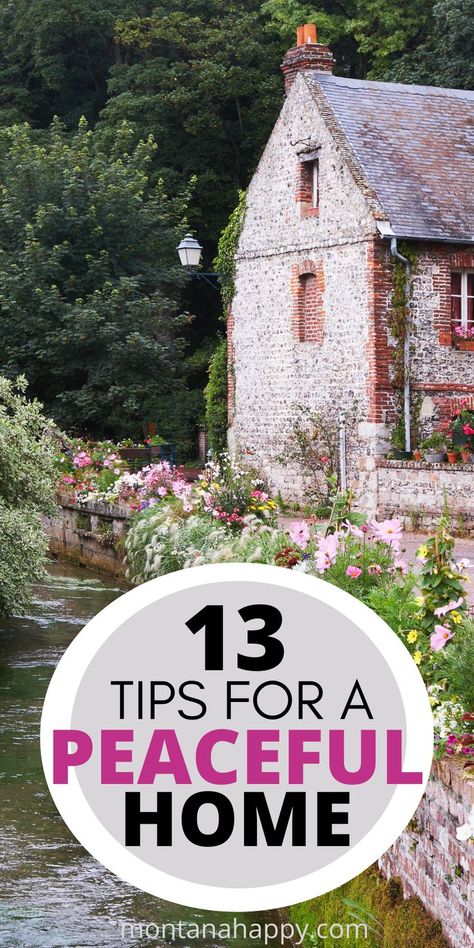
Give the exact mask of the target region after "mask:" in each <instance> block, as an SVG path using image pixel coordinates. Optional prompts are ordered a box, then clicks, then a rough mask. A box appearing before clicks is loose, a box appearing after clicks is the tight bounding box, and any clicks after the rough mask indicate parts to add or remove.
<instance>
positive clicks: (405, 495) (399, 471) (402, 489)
mask: <svg viewBox="0 0 474 948" xmlns="http://www.w3.org/2000/svg"><path fill="white" fill-rule="evenodd" d="M364 478H365V480H364ZM370 478H372V481H371V484H372V487H371V491H372V495H373V496H372V498H371V497H370V492H371V491H370V490H368V489H367V488H368V482H369V479H370ZM473 478H474V464H463V465H462V466H461V465H456V466H454V465H452V464H426V463H425V462H423V461H385V460H377V461H376V466H375V469H374V470H373V471H366V472H365V473H362V474H361V492H362V494H363V495H364V502H363V509H366V506H367V507H368V508H370V509H371V511H373V512H374V513H375V512H376V513H378V515H379V517H392V516H395V517H399V518H400V519H401V520H402V522H403V524H404V526H405V528H407V529H415V530H418V529H427V530H430V529H431V528H432V527H433V526H435V524H436V523H437V522H438V520H439V517H440V515H441V512H442V510H443V506H444V503H445V500H446V501H447V503H448V506H449V511H450V514H451V518H452V524H453V530H454V531H455V532H456V533H460V534H463V535H467V534H470V535H471V536H474V506H473V501H472V486H473Z"/></svg>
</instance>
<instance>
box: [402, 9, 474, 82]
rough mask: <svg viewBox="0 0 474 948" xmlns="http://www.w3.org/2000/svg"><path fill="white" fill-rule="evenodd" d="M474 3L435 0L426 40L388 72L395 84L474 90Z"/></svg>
mask: <svg viewBox="0 0 474 948" xmlns="http://www.w3.org/2000/svg"><path fill="white" fill-rule="evenodd" d="M473 17H474V0H438V3H435V5H434V7H433V18H432V25H431V28H430V31H429V34H428V36H427V38H426V40H425V41H424V42H423V43H420V45H419V46H418V47H417V49H415V50H414V51H413V52H412V53H410V54H406V55H404V56H402V57H401V59H400V60H398V62H396V63H394V65H393V67H392V68H391V70H390V71H389V72H387V78H389V79H394V80H395V81H397V82H410V83H412V82H414V83H421V84H425V85H435V86H445V87H447V88H452V89H472V88H473V87H474V38H473V32H472V21H473Z"/></svg>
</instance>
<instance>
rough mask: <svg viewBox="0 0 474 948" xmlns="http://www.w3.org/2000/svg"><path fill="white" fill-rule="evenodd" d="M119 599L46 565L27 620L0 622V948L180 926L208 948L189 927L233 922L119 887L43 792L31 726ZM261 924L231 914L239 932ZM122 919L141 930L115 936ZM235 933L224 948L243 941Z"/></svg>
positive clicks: (87, 576) (133, 942)
mask: <svg viewBox="0 0 474 948" xmlns="http://www.w3.org/2000/svg"><path fill="white" fill-rule="evenodd" d="M120 592H121V590H120V589H117V588H115V587H114V586H113V585H112V583H110V584H106V583H104V582H103V581H102V580H101V579H99V578H98V577H97V576H95V575H94V573H92V572H89V571H86V570H84V569H80V568H76V567H73V566H69V565H65V564H64V563H61V564H56V563H55V564H51V566H50V569H49V577H48V579H47V580H46V581H45V583H44V584H43V585H40V586H37V587H36V588H35V595H34V600H33V603H32V606H31V609H30V612H29V614H28V615H27V616H23V617H21V618H16V619H12V620H10V621H8V622H6V621H3V623H2V624H1V625H0V948H86V946H87V948H89V946H91V948H132V946H149V945H160V946H161V945H163V944H164V942H163V939H161V940H160V939H159V938H158V939H157V926H162V925H163V923H173V922H174V923H176V924H177V923H178V922H180V921H181V922H182V923H183V925H182V927H181V930H180V934H181V932H183V936H184V937H183V940H181V939H179V940H177V944H180V945H182V946H184V945H188V946H190V945H196V948H207V946H209V948H211V946H214V945H215V944H216V939H213V938H212V937H210V939H209V940H207V941H206V940H200V941H199V940H197V939H196V938H195V937H194V936H193V937H192V935H191V932H195V931H196V929H193V928H192V926H193V925H196V924H197V925H202V924H203V922H207V923H211V924H212V923H213V924H215V925H216V926H218V925H219V924H220V923H229V924H232V925H233V922H234V917H233V916H226V915H224V914H222V913H216V914H214V915H213V914H211V913H208V912H206V913H203V912H198V911H197V910H195V909H189V908H183V907H182V906H178V905H170V904H169V903H166V902H163V901H160V900H159V899H156V898H154V897H153V896H149V895H146V894H144V893H142V892H140V891H138V890H137V889H135V888H133V886H130V885H127V884H126V883H124V882H121V881H120V880H118V879H117V878H116V877H115V876H113V875H112V874H111V873H110V872H108V871H107V870H106V869H104V868H102V866H101V865H99V863H97V862H96V861H95V860H94V859H93V858H92V857H91V856H89V854H88V853H86V852H85V851H84V850H83V849H82V847H81V846H80V844H79V843H78V842H77V841H76V840H75V839H74V837H73V836H72V835H71V833H70V832H69V830H68V828H67V826H65V824H64V823H63V821H62V819H61V817H60V816H59V814H58V812H57V810H56V808H55V806H54V804H53V802H52V800H51V798H50V796H49V793H48V790H47V788H46V785H45V781H44V778H43V771H42V767H41V760H40V754H39V722H40V714H41V707H42V702H43V698H44V695H45V692H46V689H47V686H48V682H49V679H50V677H51V675H52V673H53V670H54V668H55V666H56V665H57V663H58V661H59V659H60V657H61V655H62V653H63V651H64V650H65V648H67V646H68V645H69V643H70V642H71V640H72V639H73V638H74V636H75V635H76V634H77V632H78V631H79V630H80V629H81V627H82V626H83V625H84V624H85V623H86V622H87V621H88V620H89V619H90V618H91V617H92V616H93V615H95V614H96V613H97V612H99V611H100V609H102V608H103V607H104V606H106V605H107V603H109V602H110V601H111V600H112V599H114V598H115V597H116V596H118V595H120ZM216 858H218V857H216ZM270 920H271V917H270V915H268V914H267V915H264V914H261V913H260V914H257V913H254V914H252V915H246V916H243V915H242V916H239V917H238V921H239V922H240V923H244V924H246V925H247V926H248V929H250V926H251V925H252V924H254V925H255V924H261V925H263V924H265V922H269V921H270ZM273 921H274V919H273ZM126 922H135V923H142V924H143V926H146V925H148V926H149V928H148V933H146V929H145V928H143V929H142V932H145V933H144V934H142V935H138V934H135V933H136V932H137V931H138V930H137V929H135V930H134V934H133V935H132V934H129V932H130V929H129V928H125V935H123V930H122V925H123V923H126ZM168 931H169V929H168ZM186 931H187V932H188V935H187V937H186ZM238 932H239V933H240V941H239V938H237V939H235V940H232V945H233V948H241V946H242V945H243V944H249V941H248V940H247V939H245V938H243V937H242V933H243V929H242V928H240V929H238ZM191 937H192V940H191ZM165 941H168V939H167V938H165ZM168 943H169V942H168ZM228 943H229V942H227V944H228ZM250 944H252V945H253V946H254V948H261V945H262V940H260V939H256V938H254V937H253V938H252V940H251V942H250ZM219 945H223V946H225V945H226V941H219Z"/></svg>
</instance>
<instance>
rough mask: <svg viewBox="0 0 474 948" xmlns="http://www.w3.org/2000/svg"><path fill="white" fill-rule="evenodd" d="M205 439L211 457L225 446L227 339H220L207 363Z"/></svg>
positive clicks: (215, 455)
mask: <svg viewBox="0 0 474 948" xmlns="http://www.w3.org/2000/svg"><path fill="white" fill-rule="evenodd" d="M204 398H205V402H206V429H207V441H208V445H209V448H210V450H211V453H212V455H213V457H218V456H219V454H221V453H222V452H223V451H225V449H226V446H227V341H226V340H225V339H221V341H220V342H219V344H218V346H217V349H216V350H215V352H214V355H213V356H212V359H211V361H210V363H209V381H208V383H207V385H206V388H205V389H204Z"/></svg>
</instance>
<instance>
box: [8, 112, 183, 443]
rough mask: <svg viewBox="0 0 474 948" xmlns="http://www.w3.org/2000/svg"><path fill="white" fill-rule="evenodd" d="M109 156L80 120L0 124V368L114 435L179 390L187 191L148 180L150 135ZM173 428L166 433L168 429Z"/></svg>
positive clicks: (62, 417)
mask: <svg viewBox="0 0 474 948" xmlns="http://www.w3.org/2000/svg"><path fill="white" fill-rule="evenodd" d="M128 138H129V130H128V128H127V127H126V126H124V125H122V126H121V127H120V128H119V129H118V130H117V131H116V133H115V135H114V136H113V139H112V140H111V142H110V147H109V151H108V153H106V152H105V151H104V150H103V149H101V148H100V147H98V146H97V142H96V140H95V135H94V134H93V133H92V132H91V131H90V130H88V128H87V123H86V122H85V120H82V121H81V123H80V125H79V129H78V131H77V132H76V133H75V134H74V135H73V136H68V135H66V134H65V132H64V129H63V128H62V126H61V125H60V124H59V122H57V121H56V122H54V123H53V125H52V127H51V128H50V129H49V131H48V132H47V133H42V134H41V135H38V134H37V133H34V132H33V131H32V130H31V128H30V127H29V126H28V125H23V126H16V127H13V128H8V129H3V130H0V248H1V249H0V333H1V338H2V346H1V363H2V365H3V371H4V372H5V373H6V374H7V375H9V376H10V377H14V376H15V375H17V374H18V373H20V372H21V373H24V374H25V375H26V376H27V377H28V379H29V382H30V385H31V389H32V391H33V393H34V395H36V396H37V397H39V398H40V399H41V400H42V401H43V402H44V403H45V405H46V407H47V411H48V412H49V413H51V414H52V416H53V417H54V418H55V420H56V421H57V422H58V423H59V424H60V425H61V426H63V427H65V428H67V429H69V430H72V431H80V432H82V433H84V432H90V433H92V434H94V435H96V436H110V437H115V436H117V435H122V434H133V435H135V434H136V433H137V426H141V423H142V422H143V421H144V420H147V419H148V420H152V419H155V418H156V417H158V416H159V417H160V418H163V415H166V402H167V400H168V403H169V401H170V400H176V399H177V396H178V391H179V388H180V386H183V385H184V379H183V369H182V359H183V351H184V343H183V339H182V327H183V325H184V324H185V323H186V322H187V320H188V319H189V317H187V316H179V315H177V299H178V297H179V293H180V288H181V286H182V284H183V280H184V279H185V275H184V274H183V272H182V269H181V267H180V265H179V262H178V258H177V255H176V249H175V248H176V245H177V242H178V239H179V237H180V236H181V235H182V232H183V228H184V226H185V221H184V211H185V201H186V195H185V194H184V193H183V192H181V193H179V194H177V195H175V196H173V197H169V196H167V194H166V192H165V190H164V186H163V182H162V181H160V180H159V179H158V180H157V181H155V182H154V183H153V182H152V181H151V179H150V164H151V162H152V159H153V157H154V155H155V152H156V145H155V143H154V142H153V140H152V139H151V138H149V139H148V140H147V141H146V142H143V141H142V142H140V143H139V144H138V145H137V146H136V147H135V148H134V149H130V148H129V147H128ZM168 434H169V432H168Z"/></svg>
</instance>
